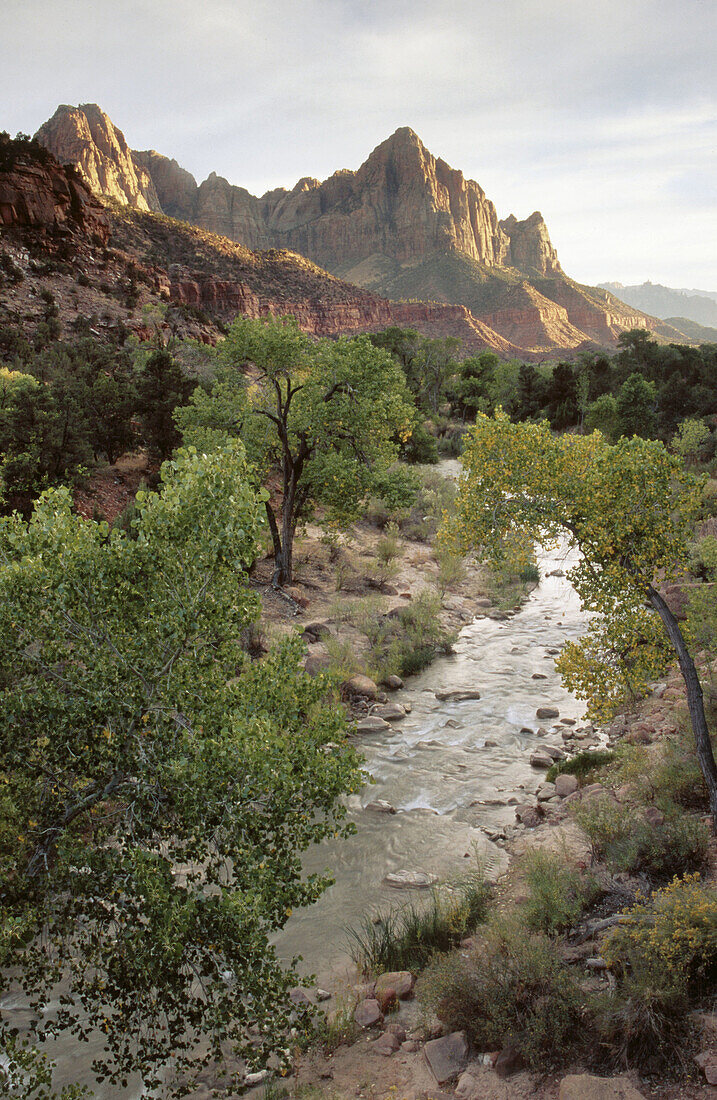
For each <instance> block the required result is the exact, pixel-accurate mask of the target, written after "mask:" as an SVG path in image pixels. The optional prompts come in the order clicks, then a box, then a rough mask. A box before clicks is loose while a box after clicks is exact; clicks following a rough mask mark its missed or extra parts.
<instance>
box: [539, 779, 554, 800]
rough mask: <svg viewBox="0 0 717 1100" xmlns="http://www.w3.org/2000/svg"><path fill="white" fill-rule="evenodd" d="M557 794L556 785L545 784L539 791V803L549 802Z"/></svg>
mask: <svg viewBox="0 0 717 1100" xmlns="http://www.w3.org/2000/svg"><path fill="white" fill-rule="evenodd" d="M554 794H555V784H554V783H544V784H543V786H542V787H540V789H539V790H538V794H537V796H536V797H537V799H538V802H548V801H549V800H550V799H551V798H552V797H553V795H554Z"/></svg>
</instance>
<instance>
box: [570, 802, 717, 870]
mask: <svg viewBox="0 0 717 1100" xmlns="http://www.w3.org/2000/svg"><path fill="white" fill-rule="evenodd" d="M664 812H665V813H666V816H665V821H664V822H663V824H661V825H651V824H650V823H649V822H647V821H646V820H645V818H644V816H643V815H642V814H641V813H640V810H639V809H638V808H628V807H625V806H621V805H620V804H619V803H616V802H613V801H612V799H610V798H607V797H605V798H600V799H593V800H591V801H590V802H589V803H587V804H580V805H578V806H576V808H575V811H574V813H575V817H576V820H577V822H578V824H579V825H580V827H581V829H582V830H583V832H584V833H585V834H586V835H587V837H588V839H589V841H590V845H591V848H592V851H593V855H594V857H596V858H598V859H604V860H605V862H606V863H607V865H608V867H609V868H610V869H611V870H613V871H628V872H639V871H641V872H644V873H645V874H646V875H648V876H649V877H650V878H651V879H654V880H657V881H659V880H666V879H670V878H672V877H673V875H683V874H687V873H688V872H690V871H700V870H702V869H703V868H704V867H705V865H706V863H707V859H708V855H709V830H708V829H707V827H706V826H705V825H704V824H703V823H702V822H701V821H698V820H696V819H695V818H692V817H689V816H686V815H684V814H683V813H681V811H679V809H678V808H677V807H675V806H672V807H665V811H664ZM668 814H669V816H667V815H668Z"/></svg>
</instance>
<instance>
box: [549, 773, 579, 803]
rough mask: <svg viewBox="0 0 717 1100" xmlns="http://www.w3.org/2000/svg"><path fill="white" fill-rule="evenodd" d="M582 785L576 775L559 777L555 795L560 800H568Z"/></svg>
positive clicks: (556, 778)
mask: <svg viewBox="0 0 717 1100" xmlns="http://www.w3.org/2000/svg"><path fill="white" fill-rule="evenodd" d="M579 786H580V784H579V783H578V780H577V777H576V776H574V775H557V776H556V777H555V793H556V794H557V795H558V797H559V798H567V797H568V795H571V794H574V793H575V791H577V789H578V787H579Z"/></svg>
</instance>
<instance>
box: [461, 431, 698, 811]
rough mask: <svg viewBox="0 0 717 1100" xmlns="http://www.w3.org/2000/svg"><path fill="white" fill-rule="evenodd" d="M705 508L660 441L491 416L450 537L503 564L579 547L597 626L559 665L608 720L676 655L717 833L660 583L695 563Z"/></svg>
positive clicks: (686, 671)
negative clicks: (612, 437) (561, 544)
mask: <svg viewBox="0 0 717 1100" xmlns="http://www.w3.org/2000/svg"><path fill="white" fill-rule="evenodd" d="M700 499H701V483H699V482H697V481H696V480H695V479H693V478H691V477H690V476H689V475H688V474H687V473H686V472H685V470H684V469H683V465H682V462H681V460H680V459H679V458H678V457H677V456H675V455H670V454H669V453H668V451H667V450H666V449H665V447H664V446H663V444H661V443H658V442H655V441H648V440H644V439H640V438H637V437H635V438H633V439H625V438H622V439H620V440H619V441H618V442H617V443H615V444H610V443H608V442H606V440H605V439H604V438H603V437H602V436H601V435H600V433H599V432H595V433H594V434H593V435H590V436H569V435H566V436H562V437H555V436H554V435H553V434H552V433H551V431H550V428H549V426H548V425H547V424H546V423H544V422H543V423H539V424H528V423H527V424H512V423H511V422H510V420H509V419H508V418H507V417H506V416H505V415H502V414H500V415H497V416H496V417H495V418H494V419H490V418H488V417H484V416H483V417H480V418H479V419H478V421H477V422H476V425H475V428H473V429H471V431H470V432H469V433H468V437H467V440H466V446H465V449H464V452H463V475H462V478H461V482H460V486H459V495H458V500H457V504H456V509H455V515H454V517H453V520H452V524H451V531H452V533H453V537H454V538H455V539H457V540H458V541H459V543H460V544H462V545H463V546H464V547H466V548H467V547H471V548H477V549H481V550H482V551H483V552H485V553H486V554H487V555H489V556H490V557H493V558H495V559H498V558H500V557H501V556H503V555H504V553H505V542H506V538H508V539H516V538H518V539H520V538H526V537H532V538H540V539H546V538H548V539H549V538H551V537H555V536H557V535H559V534H564V535H567V537H568V538H569V540H570V542H571V543H572V545H574V546H576V547H577V548H579V549H580V551H581V552H582V557H581V560H580V561H579V563H578V565H576V566H575V567H574V568H573V569H572V570H571V572H570V579H571V581H572V583H573V585H574V587H575V589H576V591H577V593H578V595H579V596H580V599H581V601H582V603H583V606H584V607H585V608H586V609H587V610H589V611H593V612H597V616H596V618H595V619H594V620H593V622H592V623H591V626H590V628H589V629H588V631H587V633H586V634H585V635H584V637H583V638H582V640H581V641H580V642H578V643H570V644H568V645H567V646H565V647H564V650H563V654H562V655H561V658H560V661H559V662H558V667H559V668H560V671H561V673H562V675H563V678H564V680H565V683H566V685H567V687H568V688H569V689H571V690H573V691H575V692H576V693H577V694H578V695H579V696H580V697H582V698H584V699H587V700H588V703H589V704H590V707H591V710H592V712H593V713H594V714H596V715H605V714H606V713H609V712H610V710H611V709H614V708H615V706H616V705H617V704H618V702H619V700H620V699H621V698H622V697H623V695H624V692H625V690H630V691H633V692H636V691H640V690H644V689H645V687H646V685H647V683H648V682H649V681H650V680H651V679H654V677H655V676H656V675H657V674H658V672H659V671H661V670H662V669H664V667H665V665H666V663H667V662H668V660H669V658H670V656H672V657H673V658H674V656H676V657H677V659H678V662H679V666H680V670H681V672H682V676H683V678H684V681H685V686H686V689H687V703H688V706H689V711H690V718H691V722H692V729H693V732H694V737H695V743H696V748H697V756H698V760H699V763H700V768H701V770H702V774H703V776H704V778H705V783H706V785H707V789H708V792H709V799H710V809H711V813H712V819H713V823H714V825H715V828H716V829H717V768H716V767H715V760H714V755H713V752H712V745H711V741H710V735H709V731H708V728H707V723H706V720H705V713H704V705H703V698H702V688H701V686H700V680H699V676H698V674H697V670H696V668H695V663H694V660H693V659H692V656H691V654H690V652H689V650H688V647H687V644H686V642H685V639H684V637H683V635H682V632H681V630H680V627H679V623H678V622H677V620H676V619H675V617H674V615H673V614H672V612H671V611H670V609H669V607H668V606H667V604H666V603H665V601H664V599H663V598H662V596H661V595H660V593H659V592H658V591H657V589H656V587H655V584H656V578H657V577H658V576H659V575H660V574H664V575H665V576H667V577H669V576H672V575H674V574H675V571H676V570H678V569H679V568H680V567H681V566H684V564H685V563H686V561H687V556H688V546H689V541H690V538H691V535H692V525H693V522H694V519H695V516H696V515H697V512H698V508H699V504H700Z"/></svg>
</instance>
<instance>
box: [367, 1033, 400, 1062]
mask: <svg viewBox="0 0 717 1100" xmlns="http://www.w3.org/2000/svg"><path fill="white" fill-rule="evenodd" d="M400 1046H401V1044H400V1042H399V1041H398V1039H397V1037H396V1036H395V1035H393V1034H392V1033H391V1032H390V1031H385V1032H384V1033H383V1035H381V1036H380V1037H379V1038H378V1039H377V1040H376V1042H375V1043H374V1044H373V1049H374V1050H375V1051H376V1053H377V1054H383V1055H385V1057H386V1058H390V1056H391V1055H392V1054H395V1053H396V1051H397V1050H398V1049H399V1048H400Z"/></svg>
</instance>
